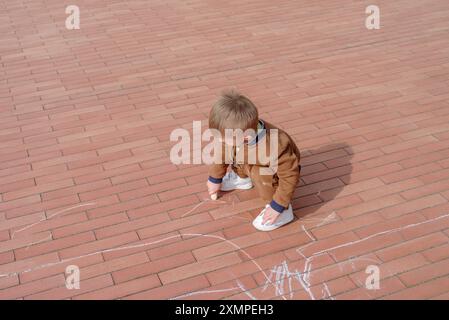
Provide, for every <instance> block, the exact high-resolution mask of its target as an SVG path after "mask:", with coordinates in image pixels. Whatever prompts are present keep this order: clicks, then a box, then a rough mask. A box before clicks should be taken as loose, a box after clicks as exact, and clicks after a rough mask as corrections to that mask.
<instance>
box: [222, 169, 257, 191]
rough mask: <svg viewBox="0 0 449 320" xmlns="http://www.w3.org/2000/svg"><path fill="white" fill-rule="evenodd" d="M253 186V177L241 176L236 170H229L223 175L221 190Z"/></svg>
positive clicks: (245, 188) (244, 188)
mask: <svg viewBox="0 0 449 320" xmlns="http://www.w3.org/2000/svg"><path fill="white" fill-rule="evenodd" d="M252 187H253V182H252V181H251V178H249V177H248V178H240V177H239V176H238V175H237V174H236V173H235V172H234V171H232V170H231V171H229V172H228V173H226V175H225V176H224V177H223V181H222V182H221V191H231V190H235V189H243V190H247V189H251V188H252Z"/></svg>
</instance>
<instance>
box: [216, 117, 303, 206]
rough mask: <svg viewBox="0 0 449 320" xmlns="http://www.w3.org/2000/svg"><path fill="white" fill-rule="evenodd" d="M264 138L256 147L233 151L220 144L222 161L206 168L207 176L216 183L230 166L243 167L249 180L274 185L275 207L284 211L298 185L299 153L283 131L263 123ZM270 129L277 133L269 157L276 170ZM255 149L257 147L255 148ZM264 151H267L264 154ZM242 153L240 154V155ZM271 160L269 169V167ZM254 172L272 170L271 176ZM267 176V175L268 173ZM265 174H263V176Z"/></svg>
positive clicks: (244, 146)
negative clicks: (259, 180)
mask: <svg viewBox="0 0 449 320" xmlns="http://www.w3.org/2000/svg"><path fill="white" fill-rule="evenodd" d="M264 124H265V129H266V131H265V134H264V135H263V136H262V135H261V138H260V139H259V140H258V142H257V143H256V144H253V145H248V144H244V145H243V146H242V147H241V148H240V149H239V150H237V149H236V148H235V147H234V148H231V147H228V146H225V144H224V143H223V144H222V157H221V161H217V162H219V163H220V164H212V165H211V166H210V168H209V176H211V177H212V178H215V179H221V178H223V177H224V175H225V174H226V171H227V167H228V166H229V164H231V163H232V165H234V166H235V165H237V166H239V165H240V166H241V165H243V166H244V167H245V168H246V170H245V172H246V174H247V175H248V176H251V179H252V180H253V181H254V180H255V179H262V180H263V183H273V185H274V186H275V187H276V190H275V191H274V194H273V199H272V200H274V201H275V202H276V203H278V204H279V205H281V206H283V207H288V205H289V204H290V202H291V199H292V196H293V193H294V191H295V188H296V185H297V184H298V182H299V171H300V170H299V163H300V152H299V149H298V147H297V146H296V144H295V142H294V141H293V139H292V138H291V137H290V136H289V135H288V134H287V133H286V132H285V131H283V130H282V129H279V128H276V127H275V126H273V125H271V124H269V123H267V122H265V121H264ZM272 129H277V130H278V131H277V132H278V139H277V141H278V148H277V152H276V153H275V154H273V155H272V156H273V157H274V158H277V170H276V168H275V166H273V163H274V159H273V158H270V155H271V154H270V151H271V148H270V143H274V142H275V140H273V139H275V134H274V133H273V131H271V130H272ZM256 146H257V147H256ZM264 147H265V148H266V150H264ZM273 148H274V149H273V150H274V151H276V149H275V147H273ZM242 153H243V154H242ZM259 158H260V159H259ZM270 159H271V160H272V161H271V165H270ZM254 167H256V168H259V169H260V168H265V170H267V169H268V168H270V169H269V170H271V174H268V175H266V174H263V173H262V174H261V175H259V174H257V173H256V174H254V172H258V171H259V170H254ZM269 172H270V171H269ZM265 173H266V172H265Z"/></svg>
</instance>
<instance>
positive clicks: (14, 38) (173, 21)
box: [0, 0, 449, 299]
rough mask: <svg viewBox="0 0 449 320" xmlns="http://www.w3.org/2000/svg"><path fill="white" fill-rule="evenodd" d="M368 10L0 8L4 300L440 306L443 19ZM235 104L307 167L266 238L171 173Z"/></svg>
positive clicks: (237, 5) (50, 2)
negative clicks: (236, 100)
mask: <svg viewBox="0 0 449 320" xmlns="http://www.w3.org/2000/svg"><path fill="white" fill-rule="evenodd" d="M343 3H344V4H343ZM70 4H76V5H78V6H79V7H80V10H81V28H80V30H67V29H66V28H65V19H66V16H67V15H66V14H65V7H66V6H67V5H70ZM370 4H371V3H369V2H367V1H352V2H348V1H346V2H342V1H337V0H331V1H285V0H279V1H276V2H273V1H262V0H254V1H245V2H242V1H225V2H223V1H210V0H207V1H200V0H193V1H187V2H186V1H178V0H173V1H165V0H164V1H157V0H155V1H110V0H108V1H106V0H95V1H75V3H72V2H67V1H63V2H61V1H56V0H36V1H31V0H28V1H23V0H17V1H12V0H0V12H1V13H0V34H1V37H0V75H1V77H0V150H1V154H0V241H1V242H0V274H1V276H0V298H1V299H22V298H23V299H37V298H45V299H66V298H72V299H91V298H96V299H136V298H144V299H166V298H202V299H222V298H234V299H251V298H255V299H262V298H265V299H311V298H314V299H330V298H331V299H375V298H380V299H398V298H401V299H402V298H407V299H421V298H423V299H427V298H431V299H448V298H449V296H448V295H449V277H448V275H449V243H448V241H449V126H448V123H449V43H448V41H447V36H448V30H449V21H448V19H447V17H448V15H449V2H447V1H444V0H428V1H425V2H423V1H405V0H399V1H377V2H376V4H377V5H378V6H379V7H380V12H381V28H380V29H379V30H368V29H366V28H365V25H364V21H365V17H366V14H365V8H366V6H368V5H370ZM229 86H235V87H237V88H239V89H240V90H241V91H242V92H243V93H245V94H247V95H248V96H249V97H251V98H252V99H253V100H254V101H255V102H256V103H257V105H258V106H259V108H260V112H261V114H262V117H264V118H265V119H269V120H270V121H271V122H273V123H275V124H277V125H279V126H281V127H282V128H284V129H286V130H287V131H288V132H290V133H291V134H292V136H293V137H294V139H295V140H296V141H297V144H298V145H299V147H300V148H301V151H302V153H303V171H302V173H303V175H302V179H301V183H300V186H299V187H298V189H297V191H296V193H295V196H294V198H295V199H294V202H293V206H294V209H295V214H296V216H297V217H298V219H296V220H295V221H294V222H293V223H291V224H290V225H288V226H285V227H284V228H282V229H279V230H276V231H273V232H270V233H260V232H257V231H256V230H254V229H253V228H252V226H251V223H250V221H251V219H252V218H253V217H255V215H257V213H258V212H259V211H260V209H261V202H260V201H259V200H258V199H257V195H256V194H255V192H254V191H248V192H235V193H231V194H227V195H225V196H224V197H223V198H222V201H221V202H217V203H211V202H207V203H202V202H201V201H202V200H203V199H205V198H206V197H207V195H206V192H205V191H206V190H205V179H206V172H207V168H206V166H204V165H174V164H172V163H171V162H170V160H169V152H170V147H171V145H172V144H171V143H170V141H169V134H170V132H171V131H172V130H173V129H175V128H180V127H184V128H190V127H191V126H192V121H193V120H198V121H199V120H201V121H203V123H204V124H205V123H206V122H205V120H206V119H207V114H208V110H209V108H210V105H211V103H212V101H214V99H215V98H216V96H217V94H218V93H219V92H220V90H221V89H222V88H225V87H229ZM68 265H76V266H78V267H79V268H80V276H81V283H80V289H79V290H77V289H72V290H69V289H67V288H66V286H65V276H66V273H65V271H66V267H67V266H68ZM369 265H376V266H378V267H379V270H380V288H379V289H378V290H368V289H367V288H366V287H365V282H366V278H367V277H368V274H367V273H366V268H367V266H369ZM267 278H268V279H269V280H267Z"/></svg>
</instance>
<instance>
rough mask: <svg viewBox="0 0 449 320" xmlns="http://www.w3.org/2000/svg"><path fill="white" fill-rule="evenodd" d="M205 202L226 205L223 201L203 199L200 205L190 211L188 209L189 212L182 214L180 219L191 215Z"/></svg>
mask: <svg viewBox="0 0 449 320" xmlns="http://www.w3.org/2000/svg"><path fill="white" fill-rule="evenodd" d="M207 202H215V203H227V202H226V201H223V200H212V199H203V201H201V202H200V203H198V204H197V205H195V206H194V207H193V208H192V209H190V210H189V211H187V212H186V213H184V214H183V215H182V216H181V218H184V217H185V216H187V215H189V214H191V213H192V212H194V211H195V210H196V209H197V208H199V207H201V206H202V205H203V204H205V203H207Z"/></svg>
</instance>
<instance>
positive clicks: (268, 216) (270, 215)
mask: <svg viewBox="0 0 449 320" xmlns="http://www.w3.org/2000/svg"><path fill="white" fill-rule="evenodd" d="M279 215H280V213H279V212H277V211H276V210H274V209H273V208H272V207H270V206H268V207H267V208H266V209H265V213H264V214H263V217H262V224H268V225H270V224H273V223H274V222H275V221H276V219H277V217H278V216H279Z"/></svg>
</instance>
